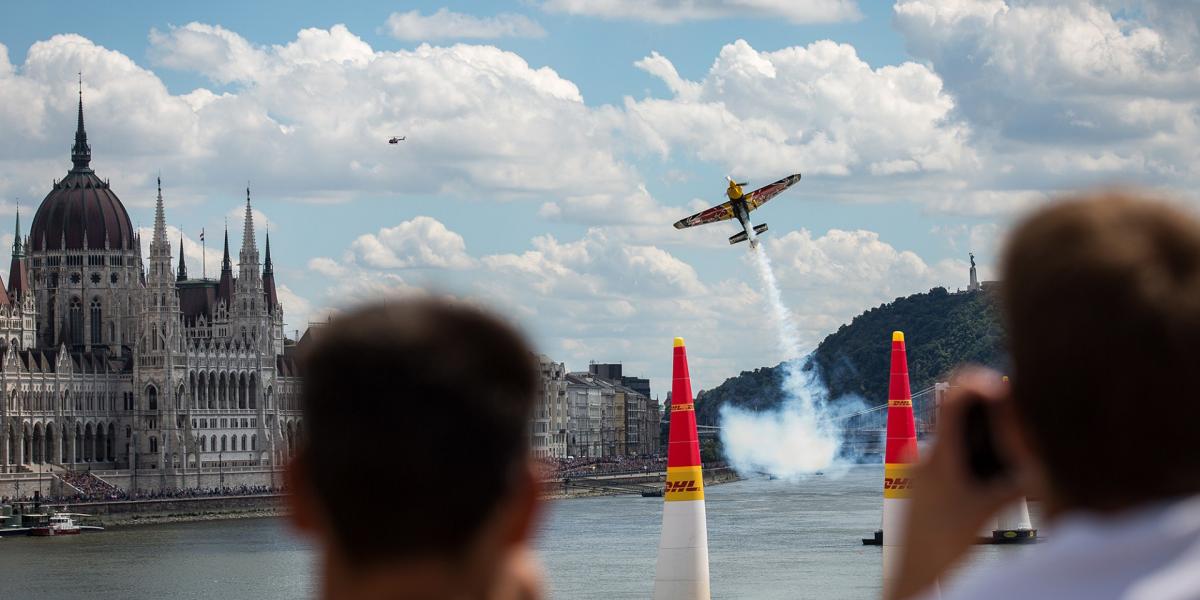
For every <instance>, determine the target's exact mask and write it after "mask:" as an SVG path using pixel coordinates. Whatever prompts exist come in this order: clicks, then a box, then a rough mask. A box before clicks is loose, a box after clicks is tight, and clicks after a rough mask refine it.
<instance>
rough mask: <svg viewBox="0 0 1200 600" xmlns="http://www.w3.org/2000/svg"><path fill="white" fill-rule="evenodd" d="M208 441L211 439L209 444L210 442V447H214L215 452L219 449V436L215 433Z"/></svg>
mask: <svg viewBox="0 0 1200 600" xmlns="http://www.w3.org/2000/svg"><path fill="white" fill-rule="evenodd" d="M208 441H209V444H208V445H209V447H210V448H212V451H213V452H216V451H217V436H215V435H214V436H212V438H210V439H209V440H208Z"/></svg>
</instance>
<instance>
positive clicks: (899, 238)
mask: <svg viewBox="0 0 1200 600" xmlns="http://www.w3.org/2000/svg"><path fill="white" fill-rule="evenodd" d="M669 4H670V3H667V2H663V1H662V0H659V1H650V2H627V1H626V0H608V1H605V2H595V3H578V2H574V1H573V0H547V1H527V2H513V3H486V4H484V3H466V2H418V3H404V4H398V3H355V4H354V5H353V6H346V5H341V4H336V3H316V2H313V3H306V2H287V3H285V2H259V3H241V2H209V3H186V4H184V3H133V2H130V3H121V4H118V5H112V6H101V5H97V4H95V3H83V2H59V3H54V4H53V5H48V4H44V3H25V4H21V5H18V4H14V3H9V4H6V5H5V6H4V7H3V8H0V17H2V18H0V45H3V50H5V51H6V53H7V59H6V60H3V61H0V105H7V108H0V140H3V141H0V199H2V203H0V211H2V212H0V214H5V213H7V214H9V215H11V214H12V212H13V210H14V208H15V204H16V201H17V199H18V198H21V199H22V200H21V205H22V206H23V207H24V208H23V211H32V205H33V204H34V203H36V202H37V201H38V200H40V198H41V197H42V196H44V195H45V193H46V191H47V190H48V183H49V181H50V180H51V179H52V178H54V177H56V176H61V173H62V172H63V171H65V169H66V168H67V166H68V164H69V162H68V158H69V157H68V151H69V146H70V141H71V133H72V130H73V127H74V121H73V110H74V104H73V102H74V98H73V92H72V90H73V86H74V83H73V81H74V79H73V78H74V73H75V71H77V70H81V69H82V70H83V71H84V80H85V103H86V106H87V111H88V112H87V114H88V124H89V135H90V140H91V144H92V147H93V155H94V161H93V166H94V167H95V168H96V169H97V171H98V172H99V173H100V174H101V175H102V176H107V177H110V178H111V179H112V183H113V188H114V189H115V190H116V191H117V193H118V194H119V195H120V196H121V198H122V199H123V201H124V202H125V203H126V205H127V207H128V208H129V210H130V212H131V215H132V216H133V218H134V219H135V221H138V222H140V223H141V224H142V225H143V226H145V225H147V224H149V223H150V222H151V212H150V211H151V208H152V198H153V195H152V181H153V177H154V175H155V173H156V172H158V171H160V170H161V172H162V175H163V180H164V185H165V195H166V197H167V207H168V208H167V210H168V220H169V221H170V222H171V223H172V225H176V226H178V227H181V228H182V232H183V234H184V235H185V236H186V237H187V238H188V239H187V242H186V243H185V248H186V249H187V253H188V259H189V262H191V263H193V267H192V268H193V269H194V270H195V271H198V270H199V268H200V250H199V247H198V246H196V239H197V238H198V234H199V231H200V229H201V228H202V227H203V228H205V229H206V230H207V231H208V240H209V242H208V246H209V247H208V256H207V259H208V262H209V264H210V265H212V264H214V263H215V261H216V258H217V257H218V252H219V248H218V246H217V244H218V243H219V231H220V229H221V228H222V226H223V223H224V221H225V219H226V218H232V219H234V221H233V222H231V226H230V229H231V231H232V239H231V244H232V245H233V246H234V247H236V246H237V245H238V244H239V243H240V239H238V237H239V236H240V230H241V229H240V223H239V222H237V221H236V219H237V218H238V217H237V214H238V208H239V204H240V202H241V201H242V194H243V188H244V186H245V184H246V182H247V181H249V182H250V184H251V186H252V188H253V190H254V198H255V208H256V209H257V210H258V211H260V214H259V217H260V218H268V219H269V220H270V227H271V231H272V239H271V242H272V253H273V258H274V260H275V263H276V265H277V270H278V272H279V279H280V281H281V283H282V284H283V285H284V286H285V287H286V292H285V307H284V309H285V314H286V315H287V316H288V320H289V325H288V327H289V329H303V328H304V327H305V326H306V324H307V322H308V321H309V320H316V319H320V318H321V317H322V316H323V315H325V314H328V312H329V311H330V310H336V309H338V308H341V307H344V306H347V305H349V304H352V303H353V302H356V301H360V300H363V299H366V298H371V297H376V296H378V295H379V294H385V293H412V292H414V291H417V290H434V291H435V292H436V293H450V294H454V295H457V296H462V297H466V298H471V299H473V300H477V301H481V302H486V303H489V304H491V305H493V306H495V307H496V308H497V309H498V310H501V311H502V312H504V313H506V314H510V315H512V316H513V318H515V319H516V320H518V321H519V322H521V323H522V324H523V325H524V326H525V327H526V328H527V329H528V330H529V331H530V332H531V335H532V336H533V337H534V339H535V341H536V342H537V344H538V346H539V347H540V348H541V349H542V350H543V351H544V352H545V353H546V354H548V355H550V356H552V357H554V358H556V359H557V360H561V361H565V362H567V364H568V367H569V368H572V369H582V368H585V367H586V363H587V361H588V360H597V361H624V362H626V363H627V364H628V365H629V367H627V370H630V371H633V372H636V373H641V374H645V375H649V376H651V377H652V378H655V380H656V381H657V382H662V381H665V380H664V379H662V378H663V377H664V376H665V375H666V371H667V364H668V363H667V360H666V359H667V357H668V354H667V353H668V351H669V347H670V345H669V341H670V338H671V337H673V336H674V335H684V336H685V337H688V338H689V339H690V340H693V341H692V342H691V343H690V346H691V347H690V351H691V353H692V355H693V356H694V358H693V361H694V362H695V363H696V366H694V369H695V371H696V376H697V379H698V380H699V384H700V385H702V386H709V385H712V384H715V383H719V382H720V381H721V380H722V379H724V378H725V377H728V376H731V375H734V374H736V373H737V372H738V371H740V370H743V369H749V368H755V367H758V366H762V365H766V364H774V363H776V362H778V361H779V360H780V359H781V358H782V356H780V354H779V351H778V350H777V349H776V348H775V346H774V344H773V343H770V342H768V341H767V340H770V339H772V336H771V324H769V323H766V322H764V320H763V319H762V318H760V316H759V315H762V314H764V310H765V309H764V307H763V302H762V298H761V296H760V292H759V282H758V281H757V280H756V278H755V276H754V274H753V271H752V270H751V269H750V268H749V267H750V264H749V262H747V260H746V256H745V248H744V247H735V248H730V247H729V246H728V245H727V244H726V243H725V241H724V238H725V237H727V236H728V235H731V234H732V233H734V232H735V231H736V229H735V227H734V226H732V225H728V224H719V225H716V226H711V227H708V228H706V229H705V230H703V231H689V232H684V233H680V232H677V231H675V230H674V229H672V228H671V227H670V224H671V222H673V221H674V220H675V219H677V218H679V217H682V216H685V215H687V214H689V213H690V212H693V211H694V210H696V209H698V208H702V207H704V206H706V205H707V204H711V203H715V202H716V201H718V200H719V199H720V195H721V192H722V189H723V180H724V177H725V175H726V174H727V173H728V174H732V175H734V176H736V177H738V178H739V179H749V180H750V181H751V183H752V184H753V185H760V184H766V183H769V182H770V181H772V180H774V179H776V178H778V177H782V176H784V175H786V174H788V173H789V172H801V173H803V174H804V179H803V181H802V182H801V183H800V184H798V185H797V186H796V187H794V188H792V189H791V190H789V191H788V192H787V193H786V194H784V195H783V196H781V197H779V198H777V199H776V200H774V201H772V202H771V203H770V204H769V205H767V206H766V208H764V209H763V210H762V211H760V212H759V213H756V215H755V217H756V222H762V221H766V222H767V223H769V224H770V226H771V231H770V233H769V234H768V240H769V241H768V242H767V243H766V246H765V247H766V249H767V252H768V253H769V254H770V255H771V257H772V259H773V261H774V262H775V264H776V265H777V267H778V268H779V273H778V274H779V277H780V280H781V283H782V285H783V287H784V297H785V300H786V301H787V302H788V304H789V305H790V306H791V308H792V310H793V312H794V317H795V318H796V321H797V323H798V327H799V329H800V330H801V332H802V335H803V336H804V337H805V339H804V340H802V341H803V343H804V344H806V345H807V346H809V347H811V346H812V345H815V343H816V342H818V341H819V340H820V339H821V337H823V336H824V335H825V334H826V333H828V332H830V331H832V330H833V329H836V327H837V325H838V324H840V323H842V322H845V321H846V320H847V319H848V318H850V317H852V316H853V315H855V314H857V313H859V312H861V311H862V310H863V309H865V308H868V307H870V306H874V305H877V304H879V303H880V302H884V301H888V300H890V299H892V298H895V297H896V296H900V295H905V294H909V293H913V292H917V291H922V290H925V289H928V288H929V287H931V286H934V285H943V286H946V287H949V288H951V289H954V288H957V287H964V286H965V285H966V277H967V273H966V270H967V266H966V265H967V263H966V258H967V257H966V253H967V252H968V250H974V251H975V252H976V253H977V255H978V258H979V263H980V266H981V268H982V271H983V274H984V276H985V277H988V276H990V275H991V272H992V264H993V262H994V260H995V256H994V255H995V253H996V248H997V246H998V244H999V242H1000V240H1002V237H1003V232H1004V231H1005V229H1006V228H1007V227H1008V225H1009V224H1010V223H1011V222H1012V221H1013V219H1015V218H1018V217H1019V215H1020V214H1021V213H1022V212H1023V211H1025V210H1028V209H1029V208H1031V207H1035V206H1037V205H1038V204H1039V203H1042V202H1045V201H1046V200H1047V199H1048V198H1051V197H1053V196H1054V195H1055V194H1057V193H1061V192H1063V191H1068V190H1072V189H1076V188H1078V187H1086V186H1092V185H1100V184H1105V183H1111V182H1131V183H1135V184H1141V185H1147V186H1152V187H1154V188H1156V189H1159V190H1161V191H1162V193H1164V194H1168V195H1172V196H1176V197H1179V198H1181V199H1182V200H1184V201H1187V202H1190V201H1191V196H1190V194H1191V192H1190V191H1189V190H1191V189H1194V184H1195V183H1196V176H1195V167H1194V166H1193V165H1194V164H1196V162H1195V160H1194V159H1195V158H1196V152H1197V151H1196V150H1195V147H1196V144H1195V143H1194V142H1195V141H1196V140H1195V131H1197V129H1195V125H1196V121H1197V116H1196V115H1197V107H1196V101H1195V98H1196V97H1197V96H1198V94H1197V86H1196V83H1195V82H1196V81H1197V80H1198V78H1197V77H1196V76H1195V75H1196V73H1197V65H1196V58H1195V57H1196V56H1197V53H1196V52H1195V50H1196V41H1197V40H1196V39H1195V37H1196V33H1195V32H1194V31H1191V30H1189V29H1188V28H1186V27H1180V26H1178V23H1179V22H1180V20H1179V19H1178V18H1177V17H1178V14H1177V13H1178V11H1181V10H1194V8H1192V7H1190V6H1189V5H1186V4H1179V3H1174V2H1171V1H1169V0H1163V1H1161V2H1145V3H1137V4H1136V5H1134V6H1132V7H1130V6H1127V4H1128V3H1125V4H1123V5H1122V6H1121V8H1122V10H1123V12H1113V10H1112V9H1111V8H1110V7H1109V6H1110V4H1119V3H1099V2H1084V1H1077V2H1071V3H1065V4H1064V3H1050V2H1036V1H1014V2H1008V3H1005V2H1000V1H998V0H990V1H984V0H979V1H963V2H950V1H949V0H923V1H918V0H899V1H898V2H896V3H895V4H893V3H889V2H854V1H853V0H812V1H810V2H784V1H780V2H774V1H769V0H764V1H763V2H760V3H758V6H759V8H758V9H757V11H756V12H749V13H748V12H746V11H736V10H733V9H731V8H729V7H728V6H726V5H725V3H723V2H721V1H720V0H704V1H699V2H695V3H692V4H691V8H688V9H678V8H675V9H671V8H669V7H668V8H663V6H664V5H669ZM66 15H69V16H66ZM1193 22H1194V19H1193ZM404 24H407V26H408V28H407V29H404V28H403V27H401V25H404ZM64 34H74V35H64ZM393 134H407V135H409V141H407V142H405V143H404V144H401V145H398V146H389V145H388V144H386V143H385V140H386V137H388V136H389V135H393ZM26 214H28V212H26ZM259 227H260V229H259V230H260V232H261V231H262V223H259ZM258 243H259V244H260V245H261V243H262V239H261V237H260V239H259V240H258ZM658 387H659V388H661V385H659V386H658Z"/></svg>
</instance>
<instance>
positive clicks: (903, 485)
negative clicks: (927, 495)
mask: <svg viewBox="0 0 1200 600" xmlns="http://www.w3.org/2000/svg"><path fill="white" fill-rule="evenodd" d="M911 471H912V465H910V464H905V463H888V464H885V465H883V497H884V498H908V497H909V495H911V494H912V475H911Z"/></svg>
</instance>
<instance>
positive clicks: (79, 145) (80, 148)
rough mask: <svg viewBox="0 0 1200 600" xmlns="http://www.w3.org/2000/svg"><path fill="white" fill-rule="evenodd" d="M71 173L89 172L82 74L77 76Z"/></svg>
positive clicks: (89, 162) (89, 161)
mask: <svg viewBox="0 0 1200 600" xmlns="http://www.w3.org/2000/svg"><path fill="white" fill-rule="evenodd" d="M71 163H72V164H74V166H75V168H74V169H72V170H73V171H78V172H83V173H87V172H91V170H92V169H91V167H90V166H89V165H91V163H92V147H91V146H89V145H88V141H87V130H85V129H84V128H83V73H80V74H79V121H78V123H77V124H76V125H75V145H74V146H72V147H71Z"/></svg>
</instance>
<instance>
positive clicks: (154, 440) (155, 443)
mask: <svg viewBox="0 0 1200 600" xmlns="http://www.w3.org/2000/svg"><path fill="white" fill-rule="evenodd" d="M150 451H151V452H158V438H156V437H151V438H150Z"/></svg>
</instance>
